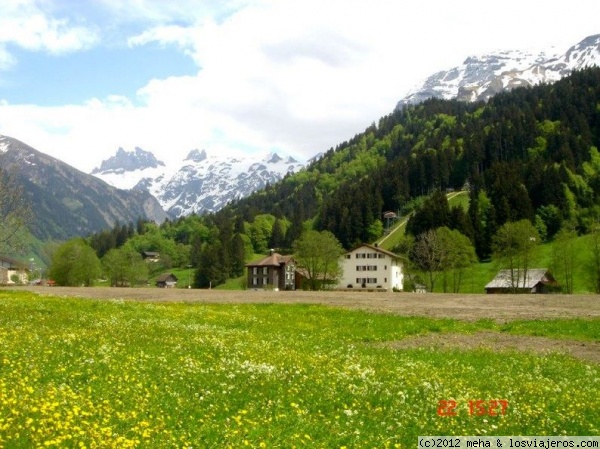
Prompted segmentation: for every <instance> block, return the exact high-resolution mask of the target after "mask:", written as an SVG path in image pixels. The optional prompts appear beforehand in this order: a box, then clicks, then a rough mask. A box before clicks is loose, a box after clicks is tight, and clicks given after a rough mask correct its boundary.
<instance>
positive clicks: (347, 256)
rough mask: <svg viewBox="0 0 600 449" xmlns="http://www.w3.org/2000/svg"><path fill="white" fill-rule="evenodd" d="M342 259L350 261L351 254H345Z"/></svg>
mask: <svg viewBox="0 0 600 449" xmlns="http://www.w3.org/2000/svg"><path fill="white" fill-rule="evenodd" d="M344 257H345V258H346V259H352V254H346V255H345V256H344Z"/></svg>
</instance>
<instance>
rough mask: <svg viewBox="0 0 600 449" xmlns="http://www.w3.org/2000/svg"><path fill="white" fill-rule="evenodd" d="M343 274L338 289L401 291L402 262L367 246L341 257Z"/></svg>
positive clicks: (402, 278) (402, 282)
mask: <svg viewBox="0 0 600 449" xmlns="http://www.w3.org/2000/svg"><path fill="white" fill-rule="evenodd" d="M341 266H342V270H343V274H342V277H341V280H340V283H339V284H338V287H339V288H348V287H350V286H351V287H352V288H363V287H364V288H378V287H379V288H387V289H388V291H392V290H393V289H394V288H396V289H398V290H402V289H403V285H404V273H403V271H402V261H401V260H400V258H398V257H392V256H391V255H390V254H389V253H388V252H387V251H386V252H384V251H382V250H380V249H379V248H376V247H371V246H369V245H364V246H360V247H358V248H355V249H353V250H352V251H350V252H348V253H346V254H344V255H343V256H342V261H341Z"/></svg>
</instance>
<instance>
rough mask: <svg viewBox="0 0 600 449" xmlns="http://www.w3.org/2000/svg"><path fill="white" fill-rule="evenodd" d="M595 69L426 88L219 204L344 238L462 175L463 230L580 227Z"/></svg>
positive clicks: (366, 234) (591, 196)
mask: <svg viewBox="0 0 600 449" xmlns="http://www.w3.org/2000/svg"><path fill="white" fill-rule="evenodd" d="M599 132H600V69H597V68H594V69H587V70H584V71H578V72H575V73H573V74H572V75H571V76H569V77H568V78H565V79H563V80H562V81H559V82H557V83H555V84H553V85H542V86H538V87H534V88H522V89H515V90H513V91H511V92H508V93H503V94H500V95H498V96H496V97H494V98H492V99H491V100H490V101H489V102H488V103H485V104H484V103H475V104H472V103H471V104H468V103H463V102H458V101H445V100H429V101H426V102H424V103H422V104H420V105H416V106H411V107H406V108H404V109H403V110H401V111H396V112H394V113H392V114H390V115H388V116H386V117H383V118H381V119H380V120H379V123H378V124H377V125H375V124H373V125H371V126H370V127H369V128H367V129H366V130H365V132H364V133H362V134H359V135H356V136H355V137H354V138H352V139H351V140H349V141H347V142H344V143H341V144H340V145H338V146H337V147H336V148H335V149H333V148H332V149H330V150H329V151H328V152H327V153H326V154H325V155H324V156H323V157H322V158H321V159H319V160H318V161H316V162H314V163H313V164H312V165H311V166H309V167H308V168H307V169H306V170H304V171H302V172H300V173H297V174H295V175H291V176H288V177H287V178H286V179H284V180H283V181H282V182H280V183H279V184H276V185H273V186H270V187H268V188H267V189H266V190H265V191H262V192H260V193H257V194H255V195H253V196H251V197H249V198H247V199H244V200H241V201H239V202H238V203H236V204H232V205H231V206H230V207H228V208H226V209H225V210H223V211H222V212H220V214H218V215H222V216H227V215H230V216H231V215H233V216H236V215H237V216H242V217H244V220H246V221H251V220H252V218H253V217H254V216H255V215H256V214H259V213H260V214H264V213H268V214H272V215H274V216H276V217H281V218H283V217H285V218H286V219H287V220H289V221H290V222H291V223H298V222H303V221H305V220H312V219H315V220H314V226H315V227H316V228H317V229H327V230H330V231H332V232H333V233H334V234H335V235H336V236H337V237H338V239H339V240H340V241H341V242H342V244H343V245H344V247H346V248H349V247H351V246H353V245H354V244H356V243H358V242H363V241H372V240H374V239H375V238H377V237H378V235H377V233H379V232H381V230H382V223H381V221H382V213H383V212H384V211H386V210H392V211H398V210H403V209H405V210H406V208H407V207H410V206H411V205H412V204H413V203H412V200H414V199H415V198H416V197H419V196H421V195H425V194H428V193H431V192H432V191H434V190H438V189H439V190H441V191H444V190H446V189H448V188H453V189H461V188H463V187H464V186H465V185H467V186H469V187H470V192H471V200H472V201H471V208H470V211H469V219H470V221H471V225H472V228H473V229H472V231H471V232H472V235H471V236H470V237H471V238H472V239H473V241H474V242H475V243H476V244H477V251H478V254H480V256H482V257H485V256H486V253H487V250H486V247H487V246H489V245H488V242H486V240H489V238H488V237H489V236H490V235H492V234H493V231H494V230H495V229H497V228H498V227H499V226H501V225H502V224H503V223H505V222H507V221H515V220H518V219H522V218H527V219H529V220H531V221H532V222H533V221H535V219H536V215H537V216H539V217H540V219H541V220H543V221H544V222H545V224H546V226H547V228H548V232H549V233H550V236H551V234H552V233H553V232H556V231H557V230H558V229H559V228H560V225H561V223H562V221H563V220H567V219H569V220H574V221H575V222H576V224H577V226H578V228H579V230H580V231H582V232H585V231H586V230H587V229H588V227H589V226H590V221H591V220H594V219H595V218H596V216H598V214H599V210H598V209H597V206H598V195H597V193H598V192H599V191H600V154H599V153H598V150H597V147H598V144H599V138H600V136H599Z"/></svg>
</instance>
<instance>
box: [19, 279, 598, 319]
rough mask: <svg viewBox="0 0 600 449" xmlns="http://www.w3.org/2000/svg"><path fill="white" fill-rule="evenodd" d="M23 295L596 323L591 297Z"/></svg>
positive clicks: (75, 291)
mask: <svg viewBox="0 0 600 449" xmlns="http://www.w3.org/2000/svg"><path fill="white" fill-rule="evenodd" d="M23 289H26V290H29V291H33V292H36V293H39V294H51V295H58V296H75V297H82V298H101V299H125V300H136V301H153V302H155V301H157V302H162V301H166V302H173V301H175V302H203V303H228V304H231V303H289V304H295V303H306V304H324V305H329V306H336V307H338V306H339V307H347V308H351V309H362V310H369V311H375V312H381V313H394V314H398V315H404V316H427V317H436V318H456V319H460V320H469V321H472V320H478V319H481V318H490V319H493V320H495V321H497V322H500V323H504V322H507V321H512V320H519V319H526V320H531V319H554V318H576V317H579V318H599V317H600V296H595V295H461V294H429V293H428V294H419V293H374V292H371V293H370V292H304V291H295V292H283V291H281V292H276V291H253V290H247V291H225V290H196V289H190V290H187V289H158V288H108V287H100V288H83V287H81V288H69V287H38V286H29V287H23Z"/></svg>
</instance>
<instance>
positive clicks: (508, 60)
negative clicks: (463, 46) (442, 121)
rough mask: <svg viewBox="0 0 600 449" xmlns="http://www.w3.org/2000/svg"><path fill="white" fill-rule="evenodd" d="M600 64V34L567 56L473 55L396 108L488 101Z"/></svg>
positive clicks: (514, 52)
mask: <svg viewBox="0 0 600 449" xmlns="http://www.w3.org/2000/svg"><path fill="white" fill-rule="evenodd" d="M594 65H600V34H598V35H594V36H589V37H587V38H585V39H583V40H582V41H581V42H579V43H578V44H577V45H575V46H573V47H571V48H570V49H569V50H567V52H566V53H564V54H563V55H548V54H546V53H544V52H542V53H538V54H533V53H528V52H524V51H518V50H512V51H502V52H498V53H494V54H488V55H481V56H472V57H469V58H467V59H466V60H465V61H464V62H463V63H462V64H461V65H459V66H457V67H454V68H451V69H450V70H446V71H441V72H438V73H435V74H433V75H431V76H430V77H429V78H427V79H426V80H425V81H424V82H423V83H422V84H420V85H418V86H417V87H415V88H414V89H412V90H411V91H410V92H409V93H408V94H407V95H406V96H405V97H404V98H403V99H402V100H400V101H399V102H398V104H397V106H396V109H402V108H403V107H404V106H405V105H409V104H417V103H420V102H422V101H424V100H426V99H428V98H432V97H433V98H443V99H446V100H449V99H453V98H455V99H457V100H462V101H481V100H483V101H487V100H488V99H489V98H490V97H492V96H493V95H495V94H497V93H499V92H502V91H504V90H510V89H513V88H515V87H521V86H533V85H536V84H539V83H553V82H555V81H557V80H559V79H561V78H562V77H564V76H566V75H568V74H569V73H571V71H573V70H577V69H582V68H585V67H590V66H594Z"/></svg>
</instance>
